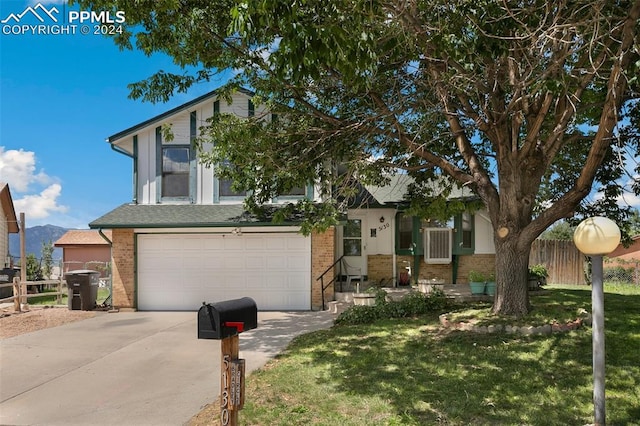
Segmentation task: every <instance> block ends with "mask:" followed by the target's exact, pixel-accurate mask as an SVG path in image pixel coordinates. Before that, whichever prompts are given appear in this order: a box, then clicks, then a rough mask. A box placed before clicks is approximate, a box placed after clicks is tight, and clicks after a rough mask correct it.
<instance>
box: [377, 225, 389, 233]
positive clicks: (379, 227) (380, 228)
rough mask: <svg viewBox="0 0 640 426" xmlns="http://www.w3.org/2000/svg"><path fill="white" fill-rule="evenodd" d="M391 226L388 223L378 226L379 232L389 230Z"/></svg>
mask: <svg viewBox="0 0 640 426" xmlns="http://www.w3.org/2000/svg"><path fill="white" fill-rule="evenodd" d="M389 226H390V225H389V224H388V223H385V224H382V225H380V226H378V231H382V230H383V229H387V228H388V227H389Z"/></svg>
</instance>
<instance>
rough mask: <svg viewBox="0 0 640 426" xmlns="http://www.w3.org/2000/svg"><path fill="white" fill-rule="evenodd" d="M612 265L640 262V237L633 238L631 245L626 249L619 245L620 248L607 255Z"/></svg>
mask: <svg viewBox="0 0 640 426" xmlns="http://www.w3.org/2000/svg"><path fill="white" fill-rule="evenodd" d="M607 257H608V258H609V260H610V261H611V262H612V263H616V262H617V263H619V264H625V263H627V264H634V263H636V264H637V263H638V262H640V235H636V236H634V237H631V244H630V245H629V247H625V246H623V245H622V244H618V247H616V249H615V250H614V251H612V252H611V253H609V254H608V255H607Z"/></svg>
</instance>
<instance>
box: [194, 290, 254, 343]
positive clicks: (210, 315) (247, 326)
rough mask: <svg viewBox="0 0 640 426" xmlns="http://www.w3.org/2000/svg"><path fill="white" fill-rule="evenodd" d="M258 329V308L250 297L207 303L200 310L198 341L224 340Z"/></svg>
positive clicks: (203, 303)
mask: <svg viewBox="0 0 640 426" xmlns="http://www.w3.org/2000/svg"><path fill="white" fill-rule="evenodd" d="M257 327H258V307H257V306H256V302H255V301H254V300H253V299H252V298H250V297H242V298H240V299H233V300H226V301H224V302H218V303H205V302H202V306H200V309H199V310H198V339H224V338H225V337H230V336H235V335H236V334H238V333H242V332H243V331H247V330H253V329H254V328H257Z"/></svg>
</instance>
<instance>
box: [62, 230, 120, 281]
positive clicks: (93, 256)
mask: <svg viewBox="0 0 640 426" xmlns="http://www.w3.org/2000/svg"><path fill="white" fill-rule="evenodd" d="M110 240H111V231H109V230H106V231H104V237H103V236H102V235H100V233H99V232H98V231H97V230H90V229H71V230H69V231H67V232H65V234H64V235H62V236H61V237H60V238H59V239H58V240H57V241H56V242H55V243H53V245H54V247H60V248H62V264H63V270H62V273H65V272H68V271H71V270H75V269H93V270H99V271H100V272H101V273H102V274H103V276H107V275H108V265H109V264H110V262H111V246H110V245H109V243H108V242H107V241H110Z"/></svg>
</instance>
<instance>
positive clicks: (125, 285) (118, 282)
mask: <svg viewBox="0 0 640 426" xmlns="http://www.w3.org/2000/svg"><path fill="white" fill-rule="evenodd" d="M111 238H112V241H113V248H112V252H111V255H112V257H113V259H112V278H111V279H112V299H113V306H114V307H115V308H124V309H135V308H136V291H135V265H134V262H135V251H134V236H133V229H114V230H113V234H112V235H111Z"/></svg>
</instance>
